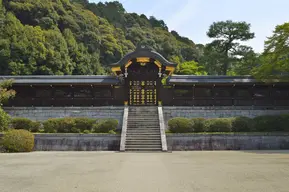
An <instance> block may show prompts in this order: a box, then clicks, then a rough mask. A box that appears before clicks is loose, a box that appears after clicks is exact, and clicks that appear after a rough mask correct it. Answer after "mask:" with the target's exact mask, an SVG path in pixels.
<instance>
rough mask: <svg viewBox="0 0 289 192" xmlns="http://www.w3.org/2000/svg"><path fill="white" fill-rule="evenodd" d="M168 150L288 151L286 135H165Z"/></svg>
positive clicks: (288, 138) (288, 142) (288, 139)
mask: <svg viewBox="0 0 289 192" xmlns="http://www.w3.org/2000/svg"><path fill="white" fill-rule="evenodd" d="M167 144H168V150H170V151H184V150H200V151H201V150H281V149H289V133H288V134H281V133H280V134H273V133H272V134H255V133H247V134H167Z"/></svg>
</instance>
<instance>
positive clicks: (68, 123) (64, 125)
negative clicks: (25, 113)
mask: <svg viewBox="0 0 289 192" xmlns="http://www.w3.org/2000/svg"><path fill="white" fill-rule="evenodd" d="M43 127H44V132H45V133H79V132H80V130H79V129H77V128H76V127H75V120H74V119H73V118H70V117H65V118H59V119H48V120H47V121H45V122H44V123H43Z"/></svg>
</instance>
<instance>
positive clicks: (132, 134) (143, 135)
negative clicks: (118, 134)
mask: <svg viewBox="0 0 289 192" xmlns="http://www.w3.org/2000/svg"><path fill="white" fill-rule="evenodd" d="M127 137H129V138H134V137H135V138H141V137H148V138H152V137H159V138H161V135H160V134H159V133H156V134H151V133H150V134H145V133H128V134H127Z"/></svg>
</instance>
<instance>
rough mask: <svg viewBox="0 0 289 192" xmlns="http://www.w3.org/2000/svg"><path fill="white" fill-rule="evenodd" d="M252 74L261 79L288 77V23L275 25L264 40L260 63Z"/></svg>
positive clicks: (282, 78)
mask: <svg viewBox="0 0 289 192" xmlns="http://www.w3.org/2000/svg"><path fill="white" fill-rule="evenodd" d="M253 74H254V75H255V76H256V77H257V78H259V79H263V80H265V79H266V80H274V81H275V80H288V79H289V23H284V24H283V25H277V26H276V28H275V30H274V32H273V35H272V36H271V37H269V38H268V39H267V41H265V51H264V53H263V54H262V55H261V65H260V66H258V67H256V68H255V69H254V71H253Z"/></svg>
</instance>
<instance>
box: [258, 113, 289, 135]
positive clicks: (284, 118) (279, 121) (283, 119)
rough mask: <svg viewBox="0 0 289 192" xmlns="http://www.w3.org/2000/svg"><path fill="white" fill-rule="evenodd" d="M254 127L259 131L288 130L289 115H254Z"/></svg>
mask: <svg viewBox="0 0 289 192" xmlns="http://www.w3.org/2000/svg"><path fill="white" fill-rule="evenodd" d="M253 121H254V129H255V130H256V131H259V132H279V131H289V128H288V127H289V115H288V114H286V115H274V116H273V115H272V116H270V115H265V116H259V117H255V118H254V119H253Z"/></svg>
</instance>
